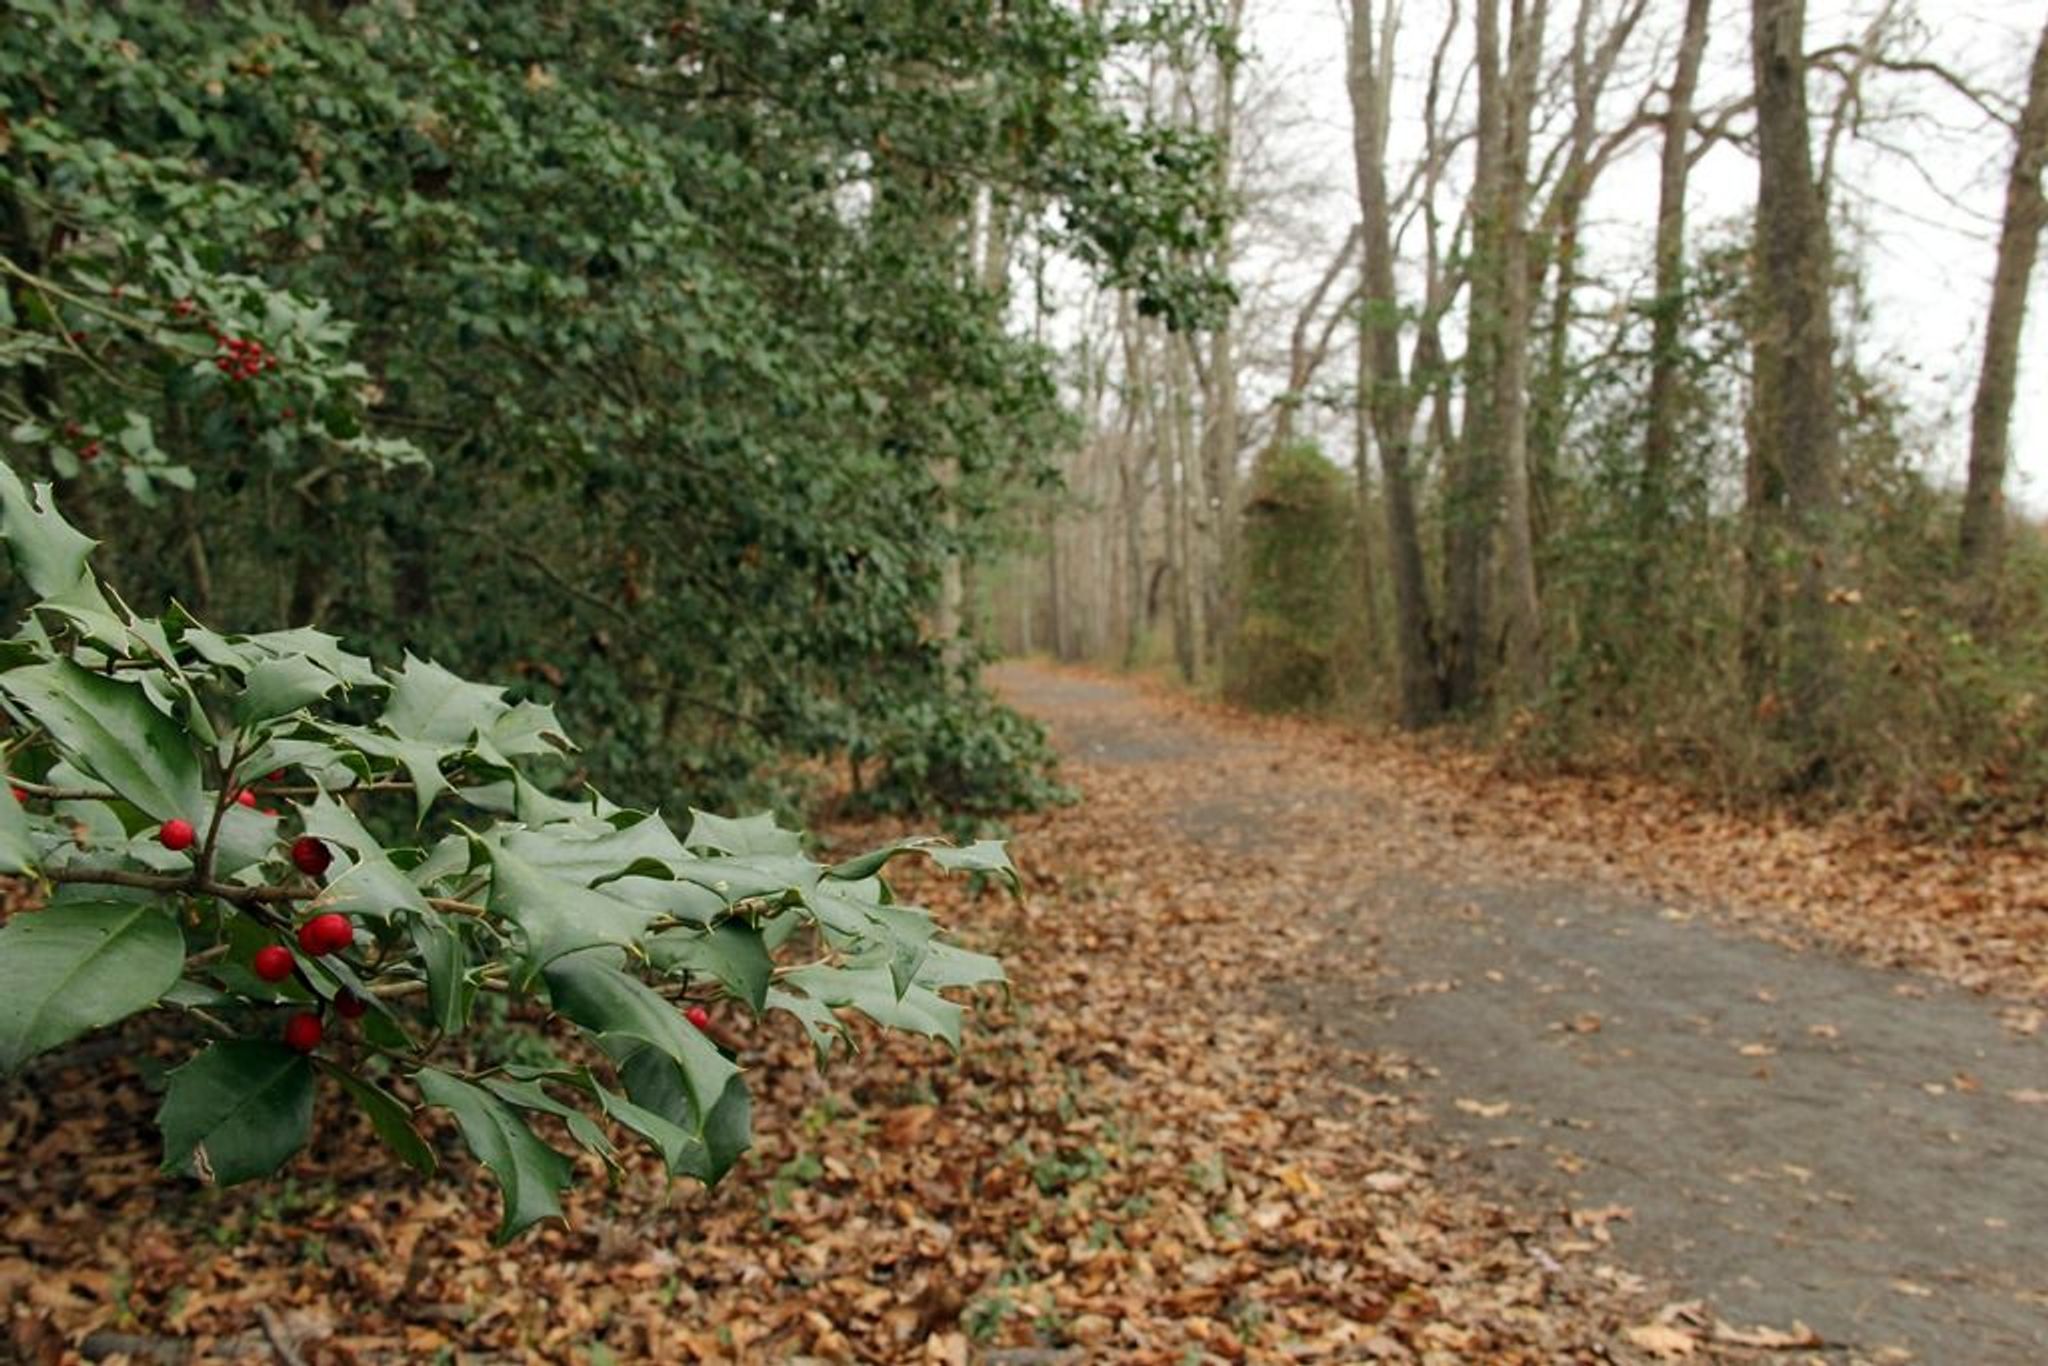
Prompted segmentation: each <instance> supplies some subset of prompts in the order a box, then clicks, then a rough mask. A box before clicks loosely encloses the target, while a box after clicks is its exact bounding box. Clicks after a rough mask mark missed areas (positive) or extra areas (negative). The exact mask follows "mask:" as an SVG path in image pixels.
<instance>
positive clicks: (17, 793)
mask: <svg viewBox="0 0 2048 1366" xmlns="http://www.w3.org/2000/svg"><path fill="white" fill-rule="evenodd" d="M14 800H16V801H18V802H20V803H21V804H22V805H23V806H27V805H28V789H27V788H25V787H17V788H15V789H14Z"/></svg>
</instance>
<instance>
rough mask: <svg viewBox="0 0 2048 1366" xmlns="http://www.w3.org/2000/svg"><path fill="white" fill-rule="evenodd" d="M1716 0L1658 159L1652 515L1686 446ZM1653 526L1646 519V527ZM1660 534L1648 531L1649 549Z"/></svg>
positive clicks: (1684, 37)
mask: <svg viewBox="0 0 2048 1366" xmlns="http://www.w3.org/2000/svg"><path fill="white" fill-rule="evenodd" d="M1711 8H1712V0H1686V6H1685V29H1684V32H1683V33H1682V34H1680V36H1679V39H1678V59H1677V63H1676V65H1675V66H1674V67H1673V70H1672V75H1671V89H1670V91H1669V93H1668V94H1667V95H1666V96H1665V100H1664V146H1663V152H1662V155H1661V157H1660V158H1659V161H1658V167H1657V241H1656V247H1655V256H1656V261H1655V267H1654V269H1655V271H1656V284H1655V289H1656V297H1655V298H1654V299H1653V300H1652V302H1651V305H1650V308H1651V312H1650V393H1649V421H1648V423H1647V425H1646V427H1645V429H1644V432H1643V469H1642V483H1641V487H1640V497H1639V501H1638V506H1640V507H1641V508H1642V510H1643V513H1644V516H1645V519H1646V523H1649V524H1654V523H1655V522H1657V521H1661V520H1663V518H1664V517H1665V516H1666V515H1667V513H1668V511H1669V504H1670V497H1671V466H1672V461H1673V458H1674V456H1675V453H1676V451H1677V448H1678V397H1679V394H1678V383H1679V367H1680V364H1681V362H1682V361H1683V359H1684V357H1683V354H1682V353H1681V351H1680V345H1679V334H1680V329H1681V326H1682V324H1683V322H1684V312H1685V189H1686V181H1687V180H1688V179H1689V177H1690V173H1691V170H1692V156H1691V154H1690V151H1689V144H1690V141H1691V138H1692V124H1693V97H1694V95H1695V94H1696V93H1697V91H1698V90H1699V81H1700V65H1701V62H1702V60H1703V59H1704V58H1705V56H1706V51H1707V15H1708V11H1709V10H1710V9H1711ZM1648 529H1649V526H1648V525H1646V527H1645V530H1648ZM1653 545H1654V540H1653V538H1651V537H1649V536H1645V538H1644V544H1643V548H1644V553H1645V554H1646V555H1647V554H1649V553H1651V547H1652V546H1653Z"/></svg>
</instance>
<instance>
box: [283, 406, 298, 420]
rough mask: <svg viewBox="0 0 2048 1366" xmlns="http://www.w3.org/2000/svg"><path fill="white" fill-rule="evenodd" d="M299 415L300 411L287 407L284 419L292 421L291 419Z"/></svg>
mask: <svg viewBox="0 0 2048 1366" xmlns="http://www.w3.org/2000/svg"><path fill="white" fill-rule="evenodd" d="M297 416H298V412H297V411H296V410H294V409H291V408H287V409H285V410H284V420H285V421H287V422H289V421H291V420H292V419H293V418H295V417H297Z"/></svg>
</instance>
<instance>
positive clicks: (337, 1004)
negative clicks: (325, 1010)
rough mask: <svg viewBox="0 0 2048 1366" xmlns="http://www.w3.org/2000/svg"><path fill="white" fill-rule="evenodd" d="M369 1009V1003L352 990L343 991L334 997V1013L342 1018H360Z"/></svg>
mask: <svg viewBox="0 0 2048 1366" xmlns="http://www.w3.org/2000/svg"><path fill="white" fill-rule="evenodd" d="M369 1009H370V1003H369V1002H368V1001H365V1000H364V999H363V998H362V997H360V996H358V995H356V994H355V993H354V992H353V991H344V992H342V993H341V995H339V996H337V997H335V998H334V1013H335V1014H337V1015H339V1016H341V1018H342V1019H344V1020H360V1019H362V1018H363V1016H364V1014H366V1013H367V1012H368V1011H369Z"/></svg>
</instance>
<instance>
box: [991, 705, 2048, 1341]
mask: <svg viewBox="0 0 2048 1366" xmlns="http://www.w3.org/2000/svg"><path fill="white" fill-rule="evenodd" d="M993 677H994V681H995V683H996V685H997V686H998V687H999V688H1000V689H1001V690H1002V691H1003V692H1004V693H1005V694H1006V695H1007V696H1008V697H1009V698H1010V700H1011V701H1013V702H1014V703H1015V704H1016V705H1018V706H1019V707H1020V708H1022V709H1023V710H1024V711H1026V712H1027V713H1029V714H1031V715H1034V716H1036V717H1038V718H1039V719H1041V720H1042V721H1044V722H1046V723H1047V724H1048V725H1049V726H1050V728H1051V730H1052V734H1053V738H1054V740H1055V742H1056V743H1057V744H1058V746H1059V747H1060V749H1061V751H1062V753H1063V754H1065V755H1066V756H1068V757H1069V759H1070V760H1071V761H1073V762H1074V763H1075V765H1076V766H1077V769H1078V771H1080V772H1081V773H1082V774H1083V775H1084V776H1085V774H1086V773H1087V771H1088V770H1090V769H1093V768H1101V769H1105V770H1115V769H1129V768H1134V767H1135V768H1150V769H1162V770H1170V771H1171V782H1170V783H1169V784H1168V785H1167V790H1168V791H1170V793H1171V794H1172V795H1171V797H1170V798H1169V799H1168V800H1166V801H1164V802H1163V803H1162V804H1161V806H1160V807H1159V809H1158V811H1157V813H1156V819H1157V820H1158V821H1159V822H1160V823H1161V824H1162V826H1163V827H1164V828H1165V831H1166V832H1170V833H1171V834H1173V835H1176V836H1179V837H1183V838H1192V839H1195V840H1198V841H1200V842H1202V843H1204V844H1206V845H1210V846H1212V847H1217V848H1222V849H1229V850H1240V851H1242V853H1243V855H1244V857H1246V858H1248V859H1260V860H1264V861H1266V862H1269V863H1270V864H1272V865H1273V868H1274V871H1275V873H1276V874H1277V875H1279V876H1280V877H1281V878H1282V879H1286V880H1290V881H1291V882H1292V883H1294V884H1295V885H1301V886H1305V887H1307V888H1309V889H1311V891H1312V897H1311V898H1310V900H1311V903H1312V908H1311V909H1309V910H1307V911H1306V912H1305V913H1309V914H1316V915H1320V916H1322V917H1325V918H1326V920H1327V922H1328V924H1329V927H1330V929H1331V933H1330V935H1329V936H1328V938H1327V941H1326V942H1328V943H1329V944H1330V945H1332V946H1333V949H1332V951H1331V952H1329V953H1327V954H1324V955H1321V956H1318V957H1317V958H1316V960H1315V961H1305V962H1300V963H1299V964H1298V965H1296V968H1295V969H1294V970H1293V971H1292V973H1291V975H1290V976H1289V977H1288V978H1287V979H1286V980H1281V981H1277V982H1275V983H1273V984H1272V986H1271V988H1270V993H1269V997H1268V1000H1267V1003H1266V1004H1267V1006H1268V1008H1269V1009H1271V1010H1272V1011H1274V1012H1278V1013H1283V1014H1285V1015H1288V1016H1290V1017H1292V1018H1293V1020H1294V1021H1295V1023H1296V1025H1297V1027H1298V1028H1299V1029H1301V1030H1303V1031H1308V1032H1313V1033H1315V1034H1318V1035H1321V1036H1324V1037H1325V1038H1327V1039H1334V1040H1336V1041H1339V1042H1341V1043H1344V1044H1346V1045H1348V1046H1351V1047H1355V1048H1357V1049H1359V1050H1361V1051H1363V1050H1368V1049H1370V1050H1375V1051H1377V1052H1379V1053H1381V1054H1384V1053H1386V1052H1387V1051H1388V1050H1393V1051H1395V1052H1397V1053H1399V1054H1401V1055H1404V1056H1405V1057H1406V1059H1407V1060H1408V1061H1409V1064H1410V1076H1411V1082H1412V1085H1413V1087H1414V1089H1415V1091H1416V1093H1417V1095H1418V1097H1419V1099H1421V1100H1422V1101H1423V1102H1424V1103H1425V1104H1426V1105H1427V1106H1428V1107H1429V1109H1430V1111H1431V1113H1432V1114H1433V1116H1434V1118H1435V1123H1436V1130H1437V1133H1438V1135H1439V1138H1440V1146H1439V1148H1438V1150H1437V1151H1436V1153H1435V1157H1436V1159H1437V1160H1438V1161H1439V1163H1440V1164H1442V1165H1444V1166H1446V1167H1447V1168H1448V1167H1449V1166H1450V1165H1452V1164H1459V1163H1462V1164H1463V1165H1464V1166H1466V1167H1467V1168H1469V1169H1471V1170H1472V1171H1474V1172H1475V1174H1476V1175H1477V1176H1478V1178H1479V1179H1480V1180H1481V1181H1482V1182H1483V1183H1485V1184H1486V1185H1487V1186H1488V1188H1490V1189H1492V1190H1495V1191H1498V1192H1501V1193H1503V1194H1505V1195H1506V1196H1507V1197H1508V1198H1509V1199H1510V1201H1511V1202H1512V1203H1514V1204H1516V1205H1518V1206H1520V1207H1522V1208H1524V1209H1527V1210H1531V1211H1540V1212H1544V1213H1552V1212H1557V1211H1565V1212H1567V1214H1568V1217H1569V1220H1570V1226H1571V1227H1572V1228H1574V1229H1575V1230H1576V1232H1577V1233H1578V1234H1579V1235H1580V1237H1581V1239H1582V1240H1583V1242H1584V1243H1586V1244H1588V1245H1590V1246H1591V1247H1592V1248H1593V1249H1595V1250H1596V1251H1597V1252H1598V1253H1599V1254H1600V1255H1603V1256H1612V1257H1613V1258H1614V1259H1615V1260H1616V1261H1618V1262H1619V1263H1621V1264H1622V1265H1625V1266H1628V1267H1630V1268H1632V1269H1633V1270H1635V1271H1637V1272H1641V1273H1643V1274H1644V1275H1646V1276H1649V1277H1652V1278H1655V1279H1657V1280H1661V1281H1665V1282H1668V1283H1669V1284H1671V1285H1674V1286H1676V1287H1677V1288H1678V1289H1679V1291H1680V1292H1681V1293H1682V1294H1684V1295H1687V1296H1697V1297H1701V1298H1703V1299H1705V1300H1706V1301H1707V1302H1708V1308H1709V1309H1710V1311H1712V1312H1714V1313H1717V1314H1718V1315H1719V1316H1721V1317H1722V1318H1724V1319H1726V1320H1728V1321H1731V1322H1735V1323H1740V1324H1768V1325H1774V1326H1776V1327H1777V1328H1779V1329H1790V1328H1791V1327H1792V1325H1794V1324H1795V1323H1799V1324H1804V1325H1807V1326H1808V1327H1810V1328H1811V1329H1812V1330H1813V1331H1814V1332H1815V1333H1817V1334H1818V1335H1819V1337H1820V1338H1821V1339H1822V1340H1824V1342H1825V1343H1826V1344H1828V1345H1827V1347H1826V1348H1824V1349H1820V1350H1815V1349H1811V1348H1807V1349H1802V1350H1799V1351H1793V1352H1790V1353H1787V1354H1785V1355H1786V1356H1787V1357H1788V1358H1790V1359H1822V1360H1828V1361H1870V1362H1883V1361H1901V1362H1902V1361H1919V1362H1930V1363H1942V1364H1944V1366H1947V1364H1950V1363H1953V1364H1955V1366H1964V1364H1966V1363H2027V1362H2042V1361H2048V1040H2044V1038H2043V1037H2041V1036H2040V1035H2039V1034H2037V1033H2029V1032H2027V1029H2026V1027H2025V1026H2020V1027H2015V1026H2014V1024H2013V1020H2014V1018H2015V1017H2014V1014H2013V1012H2011V1011H2007V1012H2005V1013H2003V1014H2001V1012H2000V1010H1999V1009H1998V1007H1997V1005H1996V1004H1995V1003H1993V1002H1990V1001H1987V1000H1985V999H1983V998H1979V997H1973V996H1969V995H1966V994H1964V993H1961V992H1958V991H1955V990H1952V989H1950V988H1948V987H1946V986H1944V985H1942V984H1940V983H1938V982H1936V981H1933V980H1931V979H1927V978H1922V977H1917V976H1913V975H1909V974H1905V973H1899V972H1891V971H1884V970H1880V969H1876V968H1872V967H1867V966H1863V965H1860V964H1855V963H1850V962H1846V961H1843V960H1842V959H1840V958H1837V957H1835V956H1832V955H1829V954H1826V953H1824V952H1820V951H1806V952H1794V951H1792V950H1789V949H1786V948H1783V947H1780V946H1778V945H1776V944H1773V943H1768V942H1765V941H1764V940H1763V939H1760V938H1758V937H1756V936H1754V935H1752V934H1750V933H1747V932H1745V931H1742V930H1740V929H1736V928H1732V927H1730V926H1729V925H1728V924H1726V923H1724V922H1723V921H1721V920H1720V919H1719V918H1717V917H1716V916H1715V915H1714V914H1713V913H1712V912H1711V911H1710V910H1706V909H1703V908H1696V907H1685V906H1671V905H1667V904H1662V903H1659V902H1656V901H1652V900H1648V899H1645V898H1644V897H1642V896H1641V895H1638V894H1633V893H1631V892H1630V891H1629V890H1628V885H1627V881H1628V880H1627V877H1626V871H1625V870H1623V875H1622V876H1621V877H1620V878H1609V879H1600V880H1597V881H1594V880H1588V879H1583V878H1575V877H1560V876H1557V875H1555V873H1546V872H1544V871H1542V869H1543V868H1544V867H1545V866H1547V864H1548V862H1549V861H1548V860H1546V859H1545V858H1542V857H1539V856H1538V854H1537V852H1536V851H1533V850H1525V849H1521V848H1518V847H1516V846H1512V845H1506V846H1504V845H1501V844H1498V843H1491V842H1486V841H1482V840H1479V839H1477V838H1473V837H1467V836H1463V835H1460V834H1459V833H1458V831H1457V829H1456V826H1457V825H1458V824H1459V823H1458V822H1457V821H1456V820H1455V819H1451V820H1447V819H1444V816H1443V813H1442V811H1441V809H1440V806H1439V807H1435V808H1432V807H1428V806H1426V805H1425V804H1421V803H1417V802H1415V801H1414V800H1412V794H1411V793H1408V792H1405V791H1403V790H1402V789H1401V786H1400V784H1399V783H1398V782H1396V781H1395V780H1393V779H1392V778H1391V777H1390V776H1388V775H1385V774H1378V773H1375V772H1374V771H1373V770H1372V768H1371V767H1370V766H1369V765H1359V764H1356V763H1353V764H1350V765H1345V764H1343V763H1341V762H1336V761H1333V760H1332V759H1331V758H1330V756H1329V753H1328V751H1327V750H1326V749H1315V750H1312V751H1310V752H1303V749H1304V747H1303V746H1301V745H1299V744H1296V743H1294V737H1295V736H1297V735H1298V734H1299V732H1298V731H1288V730H1286V729H1284V728H1273V727H1264V726H1260V725H1257V724H1252V723H1242V722H1237V721H1233V720H1230V719H1228V718H1222V717H1217V716H1214V715H1210V714H1207V713H1203V712H1200V711H1197V710H1194V709H1190V708H1187V707H1184V706H1176V705H1171V704H1169V703H1168V702H1166V701H1163V700H1162V699H1160V698H1157V697H1154V696H1149V695H1147V694H1146V693H1145V692H1143V691H1142V690H1141V689H1139V688H1138V687H1136V686H1134V685H1130V684H1126V683H1122V682H1118V681H1114V680H1108V679H1103V678H1098V677H1093V676H1084V675H1080V674H1076V673H1072V672H1067V671H1061V670H1056V669H1052V668H1047V667H1043V666H1038V665H1032V664H1008V665H1004V666H1002V667H1000V668H998V669H996V670H994V671H993ZM1727 891H1728V895H1729V896H1730V897H1731V898H1733V899H1739V898H1740V897H1741V894H1742V889H1741V888H1740V887H1730V888H1728V889H1727ZM2021 1014H2022V1017H2024V1015H2025V1012H2022V1013H2021ZM2033 1021H2034V1028H2035V1029H2038V1022H2039V1015H2038V1012H2036V1013H2034V1014H2033Z"/></svg>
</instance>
